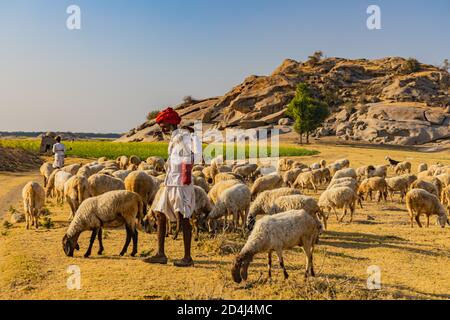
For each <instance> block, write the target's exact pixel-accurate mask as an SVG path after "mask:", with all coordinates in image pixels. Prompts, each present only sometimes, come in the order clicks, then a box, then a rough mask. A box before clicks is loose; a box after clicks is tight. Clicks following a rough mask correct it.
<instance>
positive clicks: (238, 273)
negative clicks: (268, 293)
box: [231, 210, 322, 283]
mask: <svg viewBox="0 0 450 320" xmlns="http://www.w3.org/2000/svg"><path fill="white" fill-rule="evenodd" d="M321 232H322V224H321V223H320V221H319V220H318V219H317V217H313V216H311V215H309V214H308V213H307V212H306V211H305V210H299V211H297V210H293V211H287V212H284V213H280V214H277V215H274V216H265V217H264V218H262V219H260V220H259V221H257V222H256V224H255V228H254V229H253V231H252V233H251V234H250V236H249V238H248V240H247V243H246V244H245V246H244V247H243V248H242V250H241V252H240V253H239V255H238V256H237V257H236V259H235V260H234V263H233V267H232V269H231V275H232V277H233V280H234V281H235V282H237V283H240V282H241V281H242V280H244V281H245V280H247V275H248V267H249V265H250V263H251V261H252V260H253V257H254V256H255V255H256V254H257V253H261V252H267V253H268V265H269V278H270V277H271V276H272V270H271V268H272V252H273V251H275V252H276V253H277V256H278V260H279V263H280V266H281V268H282V269H283V274H284V278H285V279H287V278H288V277H289V275H288V273H287V271H286V268H285V266H284V259H283V250H285V249H290V248H293V247H295V246H302V247H303V250H304V252H305V255H306V271H305V277H308V276H315V272H314V266H313V251H314V245H315V243H316V242H317V239H318V237H319V235H320V233H321Z"/></svg>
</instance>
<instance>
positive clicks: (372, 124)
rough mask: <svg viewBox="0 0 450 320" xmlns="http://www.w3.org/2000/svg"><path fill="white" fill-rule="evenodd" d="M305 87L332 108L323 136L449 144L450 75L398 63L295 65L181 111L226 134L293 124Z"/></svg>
mask: <svg viewBox="0 0 450 320" xmlns="http://www.w3.org/2000/svg"><path fill="white" fill-rule="evenodd" d="M301 82H304V83H307V84H308V85H309V86H310V88H311V90H312V92H313V94H314V95H315V96H316V97H317V98H320V99H323V100H324V101H326V102H327V103H328V104H329V106H330V109H331V116H330V117H329V119H328V120H327V121H326V123H325V124H324V126H323V128H320V129H318V130H317V132H316V133H315V136H316V137H320V136H330V135H336V136H339V137H342V138H343V139H345V140H362V141H364V142H371V143H378V144H401V145H417V144H424V143H428V142H435V141H439V140H444V139H449V138H450V130H449V127H450V74H449V73H448V72H447V71H444V70H442V69H439V68H437V67H435V66H431V65H425V64H421V63H418V62H417V61H416V60H413V59H404V58H399V57H390V58H383V59H377V60H366V59H360V60H349V59H342V58H326V59H321V60H319V61H307V62H297V61H294V60H290V59H288V60H285V61H284V62H283V63H282V64H281V66H279V67H278V68H277V69H276V70H275V71H274V72H273V73H272V74H271V75H268V76H250V77H248V78H246V79H245V80H244V82H242V83H241V84H239V85H238V86H236V87H234V88H232V89H231V91H229V92H228V93H226V94H225V95H224V96H222V97H214V98H209V99H204V100H187V101H185V102H184V103H182V104H180V105H179V106H177V107H176V109H177V111H178V112H179V113H180V115H181V116H182V117H183V119H184V121H186V122H189V121H193V120H198V119H200V120H202V121H203V123H205V124H209V125H210V126H214V127H217V128H219V129H225V128H229V127H241V128H244V129H245V128H257V127H267V126H269V127H270V126H276V125H278V124H279V123H280V124H286V123H287V122H288V121H287V120H286V119H284V118H285V110H286V107H287V104H288V103H289V102H290V101H291V100H292V98H293V97H294V94H295V88H296V86H297V84H299V83H301ZM280 120H281V122H280ZM157 129H158V128H157V126H156V125H155V123H154V121H149V122H146V123H144V124H142V125H140V126H139V127H137V128H135V129H132V130H131V131H130V132H128V133H127V134H126V135H125V136H123V137H122V138H120V139H119V140H118V141H154V140H156V139H158V138H157V137H155V136H154V132H155V131H156V130H157Z"/></svg>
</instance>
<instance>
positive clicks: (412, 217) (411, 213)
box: [409, 211, 414, 228]
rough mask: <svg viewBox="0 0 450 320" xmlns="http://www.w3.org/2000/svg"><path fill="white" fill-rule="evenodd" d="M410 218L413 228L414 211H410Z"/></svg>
mask: <svg viewBox="0 0 450 320" xmlns="http://www.w3.org/2000/svg"><path fill="white" fill-rule="evenodd" d="M409 220H410V222H411V228H414V214H413V212H412V211H409Z"/></svg>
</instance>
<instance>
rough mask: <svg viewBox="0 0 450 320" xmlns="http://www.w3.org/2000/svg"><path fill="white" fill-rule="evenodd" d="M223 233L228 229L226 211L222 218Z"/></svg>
mask: <svg viewBox="0 0 450 320" xmlns="http://www.w3.org/2000/svg"><path fill="white" fill-rule="evenodd" d="M223 221H224V223H223V233H225V232H226V231H227V228H228V210H226V211H225V216H224V217H223Z"/></svg>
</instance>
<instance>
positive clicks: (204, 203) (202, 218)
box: [191, 186, 213, 241]
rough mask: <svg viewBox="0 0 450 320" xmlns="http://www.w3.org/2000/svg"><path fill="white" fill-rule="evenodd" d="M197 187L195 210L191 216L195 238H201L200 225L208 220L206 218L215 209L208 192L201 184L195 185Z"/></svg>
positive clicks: (196, 239)
mask: <svg viewBox="0 0 450 320" xmlns="http://www.w3.org/2000/svg"><path fill="white" fill-rule="evenodd" d="M194 189H195V210H194V214H193V215H192V217H191V224H192V233H193V234H194V236H195V237H194V240H195V241H198V239H199V230H200V225H203V224H204V223H205V222H206V218H207V217H208V215H209V213H210V212H211V211H212V210H213V206H212V205H211V201H210V200H209V198H208V194H207V193H206V192H205V190H203V188H201V187H199V186H194Z"/></svg>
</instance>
